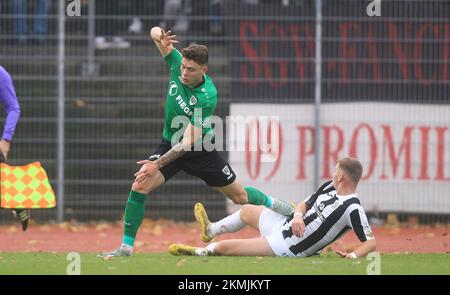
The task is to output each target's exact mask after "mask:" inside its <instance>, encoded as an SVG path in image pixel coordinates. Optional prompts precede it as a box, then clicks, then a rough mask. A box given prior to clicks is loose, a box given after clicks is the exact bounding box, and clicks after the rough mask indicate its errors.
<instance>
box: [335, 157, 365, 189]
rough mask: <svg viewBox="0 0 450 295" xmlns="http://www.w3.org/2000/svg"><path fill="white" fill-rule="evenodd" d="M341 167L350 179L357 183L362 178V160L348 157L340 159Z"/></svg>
mask: <svg viewBox="0 0 450 295" xmlns="http://www.w3.org/2000/svg"><path fill="white" fill-rule="evenodd" d="M338 164H339V168H341V169H342V170H343V171H344V173H345V175H346V176H347V177H348V178H350V180H351V181H352V182H353V183H354V184H355V185H357V184H358V182H359V180H360V179H361V175H362V172H363V167H362V164H361V162H360V161H358V160H357V159H355V158H351V157H346V158H342V159H340V160H339V161H338Z"/></svg>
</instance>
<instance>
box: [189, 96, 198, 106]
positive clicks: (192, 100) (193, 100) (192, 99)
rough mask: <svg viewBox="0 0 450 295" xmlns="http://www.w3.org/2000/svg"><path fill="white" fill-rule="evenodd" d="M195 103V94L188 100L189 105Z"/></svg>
mask: <svg viewBox="0 0 450 295" xmlns="http://www.w3.org/2000/svg"><path fill="white" fill-rule="evenodd" d="M196 103H197V98H196V97H195V96H193V95H192V96H191V99H190V100H189V105H191V106H193V105H194V104H196Z"/></svg>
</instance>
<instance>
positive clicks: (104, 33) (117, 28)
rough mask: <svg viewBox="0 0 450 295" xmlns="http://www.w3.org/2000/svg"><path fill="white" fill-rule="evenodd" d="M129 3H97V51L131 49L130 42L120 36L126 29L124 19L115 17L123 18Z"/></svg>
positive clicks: (97, 1) (97, 0) (98, 1)
mask: <svg viewBox="0 0 450 295" xmlns="http://www.w3.org/2000/svg"><path fill="white" fill-rule="evenodd" d="M126 5H127V1H120V2H119V1H117V2H114V3H112V1H111V0H96V1H95V31H96V32H95V34H96V37H95V48H97V49H124V48H129V47H130V45H131V44H130V42H129V41H126V40H125V39H124V38H123V37H121V36H119V35H120V34H121V33H122V31H125V29H124V27H125V26H124V25H123V24H124V21H123V20H122V19H119V18H117V19H114V16H123V15H124V10H125V11H126V9H127V7H126Z"/></svg>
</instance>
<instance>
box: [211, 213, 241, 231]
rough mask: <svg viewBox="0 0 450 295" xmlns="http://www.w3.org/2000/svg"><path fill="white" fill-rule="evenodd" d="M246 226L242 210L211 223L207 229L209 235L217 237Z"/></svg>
mask: <svg viewBox="0 0 450 295" xmlns="http://www.w3.org/2000/svg"><path fill="white" fill-rule="evenodd" d="M244 226H245V223H243V222H242V220H241V210H239V211H236V212H234V213H233V214H231V215H229V216H227V217H225V218H223V219H221V220H219V221H217V222H213V223H210V224H209V226H208V229H207V233H208V236H210V237H215V236H217V235H220V234H223V233H234V232H237V231H238V230H240V229H241V228H243V227H244Z"/></svg>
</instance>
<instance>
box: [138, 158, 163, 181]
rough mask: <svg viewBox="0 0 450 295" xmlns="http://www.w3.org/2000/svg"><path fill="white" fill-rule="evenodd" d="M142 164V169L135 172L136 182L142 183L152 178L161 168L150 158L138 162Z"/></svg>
mask: <svg viewBox="0 0 450 295" xmlns="http://www.w3.org/2000/svg"><path fill="white" fill-rule="evenodd" d="M137 163H138V164H140V165H142V167H141V169H139V171H138V172H136V173H135V174H134V176H135V177H136V178H135V179H134V181H135V182H138V183H141V182H144V181H146V180H148V179H150V178H151V177H152V176H153V175H155V173H156V172H157V171H158V170H159V168H158V165H157V164H156V163H155V162H152V161H149V160H142V161H139V162H137Z"/></svg>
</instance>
